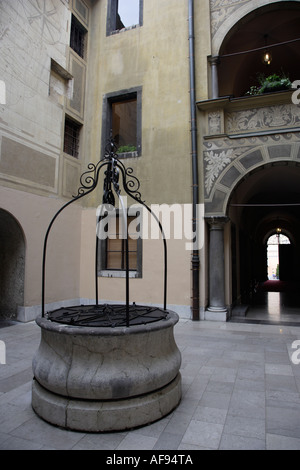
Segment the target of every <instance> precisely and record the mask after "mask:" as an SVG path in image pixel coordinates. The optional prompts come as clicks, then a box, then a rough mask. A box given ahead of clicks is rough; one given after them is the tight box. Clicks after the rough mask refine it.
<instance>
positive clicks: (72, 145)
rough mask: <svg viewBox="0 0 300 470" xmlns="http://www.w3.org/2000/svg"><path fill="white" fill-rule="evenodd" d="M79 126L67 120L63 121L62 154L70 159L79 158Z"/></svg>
mask: <svg viewBox="0 0 300 470" xmlns="http://www.w3.org/2000/svg"><path fill="white" fill-rule="evenodd" d="M80 128H81V125H80V124H77V123H76V122H75V121H72V120H71V119H69V118H66V120H65V133H64V152H65V153H67V154H68V155H72V157H75V158H78V156H79V135H80Z"/></svg>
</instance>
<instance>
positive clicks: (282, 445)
mask: <svg viewBox="0 0 300 470" xmlns="http://www.w3.org/2000/svg"><path fill="white" fill-rule="evenodd" d="M266 449H267V450H300V439H297V438H294V437H286V436H279V435H277V434H269V433H267V435H266Z"/></svg>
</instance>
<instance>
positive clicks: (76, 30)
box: [70, 15, 87, 59]
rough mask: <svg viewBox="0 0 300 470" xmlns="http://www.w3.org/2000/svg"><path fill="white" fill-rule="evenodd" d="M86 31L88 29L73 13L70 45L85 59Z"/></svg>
mask: <svg viewBox="0 0 300 470" xmlns="http://www.w3.org/2000/svg"><path fill="white" fill-rule="evenodd" d="M86 33H87V31H86V29H85V28H84V27H83V26H82V24H81V23H80V22H79V21H78V20H77V18H76V17H75V16H74V15H72V22H71V36H70V47H71V48H72V49H73V51H75V52H76V53H77V54H78V55H79V56H80V57H82V58H83V59H84V58H85V41H86Z"/></svg>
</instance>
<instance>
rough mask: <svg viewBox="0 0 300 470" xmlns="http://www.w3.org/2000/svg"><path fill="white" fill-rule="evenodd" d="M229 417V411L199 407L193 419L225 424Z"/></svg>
mask: <svg viewBox="0 0 300 470" xmlns="http://www.w3.org/2000/svg"><path fill="white" fill-rule="evenodd" d="M226 416H227V409H221V408H211V407H208V406H198V407H197V409H196V411H195V413H194V416H193V419H195V420H197V421H204V422H206V423H214V424H224V423H225V420H226Z"/></svg>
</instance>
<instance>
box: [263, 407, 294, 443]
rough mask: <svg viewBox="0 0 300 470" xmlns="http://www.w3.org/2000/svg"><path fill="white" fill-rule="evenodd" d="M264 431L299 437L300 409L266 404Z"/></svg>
mask: <svg viewBox="0 0 300 470" xmlns="http://www.w3.org/2000/svg"><path fill="white" fill-rule="evenodd" d="M266 432H267V433H269V434H277V435H280V436H286V437H295V438H298V439H300V409H299V408H297V409H296V408H295V407H294V406H290V407H287V406H284V407H278V406H267V407H266Z"/></svg>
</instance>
